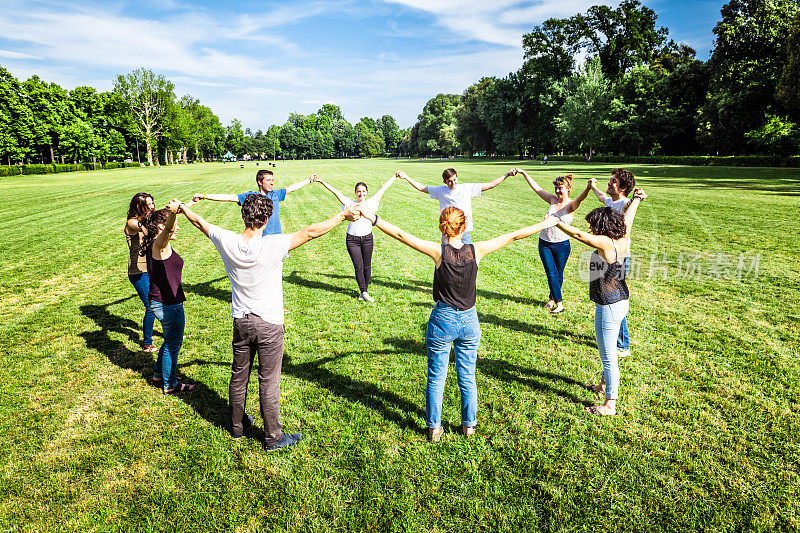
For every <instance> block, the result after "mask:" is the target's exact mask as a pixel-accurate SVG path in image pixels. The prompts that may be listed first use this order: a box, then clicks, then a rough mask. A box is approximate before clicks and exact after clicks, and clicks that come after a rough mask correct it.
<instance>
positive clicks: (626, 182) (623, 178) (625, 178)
mask: <svg viewBox="0 0 800 533" xmlns="http://www.w3.org/2000/svg"><path fill="white" fill-rule="evenodd" d="M611 175H612V176H613V177H615V178H616V179H617V183H618V184H619V188H620V189H622V192H624V193H625V196H628V195H629V194H630V193H631V192H632V191H633V189H634V188H635V187H636V178H634V177H633V174H632V173H631V172H630V171H629V170H625V169H624V168H615V169H613V170H612V171H611Z"/></svg>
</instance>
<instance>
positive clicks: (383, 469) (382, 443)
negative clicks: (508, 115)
mask: <svg viewBox="0 0 800 533" xmlns="http://www.w3.org/2000/svg"><path fill="white" fill-rule="evenodd" d="M451 165H452V166H455V168H456V169H457V170H459V176H460V178H461V181H462V182H477V181H489V180H490V179H492V178H494V177H497V176H499V175H501V174H503V173H504V172H505V171H506V170H508V169H509V168H511V167H512V166H515V165H521V166H523V167H524V168H526V169H528V170H529V171H530V172H531V174H532V176H533V177H534V178H535V179H537V180H538V181H539V183H540V184H541V185H543V186H545V187H546V188H547V189H552V186H551V181H552V179H553V178H554V177H555V176H557V175H560V174H563V173H566V172H571V173H572V174H573V175H574V176H575V179H576V182H575V189H580V188H582V187H583V185H584V184H585V180H586V178H589V177H592V176H594V177H597V178H598V179H599V180H600V183H601V185H602V187H603V188H604V187H605V183H606V182H607V179H608V176H609V175H610V169H611V166H612V165H600V164H591V165H586V164H579V163H573V164H569V166H567V165H561V164H549V165H547V166H540V165H530V164H526V163H521V164H520V163H519V162H515V161H502V162H495V161H492V162H462V161H455V162H443V161H426V162H417V161H413V162H410V161H393V160H370V161H360V160H359V161H293V162H279V163H278V165H277V173H276V178H277V179H276V182H277V187H281V186H287V185H289V184H291V183H294V182H295V181H299V180H301V179H303V178H305V177H307V176H308V175H309V174H310V173H311V172H317V173H319V174H320V175H322V176H323V177H325V178H326V179H328V180H329V181H330V182H331V183H333V184H334V185H335V186H336V187H338V188H340V190H342V191H345V192H352V187H353V185H354V184H355V182H356V181H361V180H363V181H366V182H367V183H368V184H369V185H370V188H371V191H373V192H374V191H376V190H377V188H378V187H379V186H380V184H381V183H383V181H384V180H385V179H387V178H389V177H390V176H391V175H393V174H394V171H395V170H396V169H397V168H402V169H403V170H405V171H406V172H407V173H408V174H409V175H410V176H411V177H412V178H415V179H417V180H419V181H422V182H423V183H426V184H431V185H433V184H439V183H441V172H442V170H443V169H444V168H446V167H447V166H451ZM262 167H263V164H262ZM627 168H629V169H630V170H632V171H633V173H634V174H635V175H636V178H637V183H638V184H639V185H641V186H643V187H645V189H646V190H647V192H648V193H649V195H650V197H649V198H648V200H647V201H646V202H645V203H644V204H643V205H642V206H641V208H640V209H639V214H638V217H637V219H636V224H635V228H634V243H633V253H634V256H635V257H634V260H635V264H638V265H639V268H640V269H639V271H638V272H637V275H636V276H634V279H632V280H631V281H630V287H631V311H630V314H629V315H628V321H629V325H630V331H631V340H632V352H633V354H632V356H631V357H629V358H626V359H623V360H622V361H621V371H622V383H621V388H620V401H619V402H618V409H619V411H620V416H617V417H609V418H602V419H601V418H597V417H591V416H589V415H586V414H585V413H584V412H583V406H585V405H592V404H595V403H598V402H599V401H600V400H601V399H600V397H599V396H596V395H595V394H593V393H591V392H589V391H587V390H585V389H584V388H582V387H581V383H584V382H590V381H596V380H597V376H598V374H599V372H600V361H599V357H598V354H597V348H596V345H595V340H594V325H593V315H594V304H592V303H591V302H590V301H589V298H588V287H587V284H586V283H585V282H583V281H581V280H580V279H579V272H578V271H579V268H578V266H579V262H580V261H579V258H580V255H581V253H582V252H585V251H586V250H588V248H586V247H585V246H583V245H582V244H580V243H578V242H576V241H573V243H572V250H573V251H572V257H571V258H570V261H569V263H568V266H567V272H566V273H565V283H564V304H565V307H566V308H567V311H566V312H565V313H563V314H561V315H559V316H550V315H549V314H547V313H546V312H545V311H543V310H542V308H541V306H542V304H543V303H544V300H545V299H546V296H547V292H548V291H547V284H546V280H545V276H544V272H543V269H542V266H541V264H540V261H539V257H538V251H537V246H536V237H533V238H530V239H527V240H524V241H520V242H516V243H513V244H511V245H510V246H508V247H507V248H505V249H503V250H501V251H500V252H497V253H496V254H493V255H490V256H488V257H487V258H485V259H484V260H483V261H482V263H481V269H480V273H479V276H478V304H477V307H478V314H479V317H480V321H481V327H482V330H483V337H482V340H481V347H480V350H479V360H478V371H477V383H478V434H477V436H476V438H472V439H465V438H463V437H462V436H460V435H459V434H458V432H457V431H456V430H457V428H458V426H459V425H460V417H459V394H458V388H457V386H456V383H455V372H454V370H453V368H452V366H451V371H450V375H449V376H448V383H447V387H446V390H445V398H444V408H443V419H444V425H445V428H446V430H447V432H446V434H445V436H444V438H443V440H442V442H441V443H439V444H430V443H428V442H427V441H426V439H425V419H424V410H425V399H424V390H425V379H426V368H427V366H426V359H425V346H424V328H425V323H426V320H427V317H428V314H429V313H430V309H431V307H432V296H431V282H432V279H433V264H432V262H431V261H430V260H429V259H428V258H426V257H424V256H423V255H421V254H419V253H416V252H414V251H412V250H411V249H409V248H407V247H405V246H403V245H401V244H400V243H398V242H397V241H394V240H392V239H390V238H389V237H387V236H386V235H384V234H382V233H380V232H376V234H375V255H374V259H373V282H372V285H371V287H370V294H371V295H373V296H374V297H375V299H376V302H375V304H364V303H362V302H359V301H357V300H356V299H355V296H356V293H357V287H356V283H355V278H354V276H353V271H352V265H351V262H350V259H349V257H348V255H347V252H346V250H345V244H344V234H345V229H346V226H345V225H344V224H343V225H341V226H339V227H338V228H336V229H335V230H334V231H332V232H331V233H330V234H328V235H325V236H323V237H321V238H319V239H318V240H315V241H312V242H310V243H308V244H306V245H305V246H303V247H301V248H300V249H298V250H296V251H294V252H292V254H291V255H290V256H289V258H288V259H287V260H286V262H285V263H284V294H285V303H286V307H288V308H289V309H290V311H291V312H290V313H289V314H287V315H286V354H285V360H284V365H283V377H282V380H281V387H282V413H281V417H282V422H283V424H284V428H285V429H286V430H287V431H288V432H295V431H302V432H303V433H304V434H305V436H306V440H304V441H303V442H302V443H300V444H299V445H298V446H295V447H294V448H291V449H288V450H283V451H281V452H276V453H267V452H265V451H264V449H263V447H262V445H261V443H260V441H259V440H258V437H261V436H263V431H262V430H261V422H260V420H259V419H258V417H257V426H256V431H255V433H254V437H256V438H245V439H241V440H239V441H234V440H233V439H231V438H230V436H229V434H228V432H227V429H226V423H227V419H228V407H227V395H228V380H229V376H230V361H231V353H230V352H231V348H230V343H231V324H232V321H231V318H230V314H229V313H230V285H229V283H228V280H227V278H226V276H225V271H224V268H223V266H222V262H221V260H220V258H219V255H218V254H217V252H216V250H215V249H214V247H213V246H212V244H211V243H210V242H209V241H208V240H207V239H206V238H205V237H204V236H203V235H202V234H201V233H200V232H199V231H197V230H196V229H194V228H193V227H191V225H190V224H189V223H188V221H186V220H185V218H183V217H182V216H181V217H180V218H179V223H180V224H181V226H182V229H181V231H180V232H179V238H178V240H177V241H176V242H175V244H174V247H175V249H176V250H177V251H178V252H179V253H180V254H181V256H182V257H183V258H184V260H185V268H184V272H183V280H184V289H185V291H186V295H187V301H186V303H185V309H186V319H187V324H186V332H187V335H189V336H188V337H187V338H186V339H185V341H184V344H183V348H182V350H181V354H180V370H181V371H182V372H183V373H185V374H186V375H187V376H189V378H190V379H191V380H193V381H194V382H196V383H197V389H196V390H195V391H194V392H192V393H190V394H187V395H184V396H180V397H174V396H164V395H162V394H161V392H160V390H159V389H158V388H154V387H153V386H151V385H150V384H149V383H148V378H149V376H150V375H151V372H152V364H153V355H152V354H143V353H141V352H139V343H140V338H141V317H142V314H143V308H142V304H141V302H140V301H139V299H138V298H137V297H136V296H135V293H134V290H133V287H132V285H131V284H130V283H129V282H128V279H127V276H126V266H125V265H126V255H127V248H126V246H125V239H124V237H123V234H122V226H123V224H124V220H125V213H126V209H127V204H128V202H129V201H130V198H131V196H132V195H133V194H134V193H135V192H138V191H142V190H144V191H147V192H150V193H151V194H153V195H154V196H155V199H156V204H157V205H159V206H160V205H163V204H165V203H166V201H167V200H168V199H169V198H171V197H173V196H178V197H180V198H182V199H184V200H186V199H189V198H190V197H191V195H192V193H194V192H205V193H238V192H243V191H246V190H250V189H252V188H254V187H255V182H254V176H255V170H256V167H255V164H254V163H247V164H246V168H245V169H240V168H239V165H238V164H235V165H231V164H228V165H225V166H223V165H222V164H198V165H192V166H176V167H169V168H147V169H138V168H137V169H120V170H112V171H102V172H96V173H69V174H56V175H47V176H17V177H11V178H3V179H2V180H0V194H2V196H3V198H5V199H6V200H5V201H4V203H3V205H2V207H0V251H2V255H1V256H0V257H2V259H1V260H0V294H1V295H2V300H1V302H2V304H1V305H0V316H1V317H2V320H0V353H2V360H3V365H2V366H1V367H0V383H2V385H0V457H1V458H2V461H1V462H0V464H2V471H1V472H0V495H1V497H0V530H2V531H56V530H58V531H116V530H156V531H172V530H176V531H217V530H220V531H223V530H224V531H228V530H235V531H242V532H244V531H277V530H280V528H286V529H287V530H290V531H295V530H304V531H306V530H312V531H339V530H375V531H383V530H398V531H447V530H461V531H472V530H503V531H518V530H556V529H559V530H585V531H603V530H628V531H642V530H648V531H649V530H661V531H674V530H698V529H702V530H711V531H741V530H797V529H799V528H800V476H799V475H798V468H799V463H800V353H798V352H799V351H800V350H799V349H798V347H800V328H799V327H798V321H799V320H800V301H798V299H799V298H798V297H800V290H799V289H800V273H799V272H798V259H800V254H798V244H797V219H798V214H799V213H800V211H798V208H800V171H798V170H797V169H794V170H792V169H763V168H758V169H743V168H735V169H734V168H716V167H696V168H693V167H665V166H634V167H627ZM578 192H579V190H575V191H574V193H575V194H574V195H576V194H577V193H578ZM574 195H573V196H574ZM598 205H599V203H598V202H597V200H596V199H595V198H594V196H593V195H590V197H589V198H588V199H587V201H586V202H585V203H584V205H583V206H582V207H581V209H580V210H579V212H578V216H576V219H575V220H576V225H578V226H580V227H583V228H586V223H585V222H584V221H583V216H584V215H585V214H586V213H587V212H588V211H589V210H590V209H592V208H594V207H596V206H598ZM473 206H474V215H475V220H476V225H475V230H474V231H473V239H474V240H483V239H486V238H489V237H492V236H496V235H498V234H500V233H504V232H507V231H511V230H513V229H516V228H518V227H520V226H524V225H528V224H531V223H533V222H536V221H538V220H540V219H541V218H542V216H543V214H544V212H545V210H546V208H547V206H546V205H545V203H544V202H542V201H541V200H540V199H539V198H538V196H536V194H535V193H534V192H533V191H532V190H531V189H530V188H529V187H528V186H527V184H525V181H524V179H523V178H522V177H521V176H517V177H512V178H509V179H508V180H506V182H504V183H503V184H501V185H500V186H499V187H497V188H496V189H493V190H491V191H488V192H486V193H485V195H484V196H483V197H482V198H479V199H476V200H475V201H474V203H473ZM339 208H340V206H339V204H338V203H337V201H336V200H335V198H334V197H333V196H332V195H331V194H330V193H328V192H327V191H325V190H324V189H323V188H322V187H321V186H319V185H313V184H312V185H309V186H307V187H305V188H303V189H301V190H300V191H298V192H295V193H293V194H291V195H290V196H289V197H288V199H287V201H286V202H284V203H283V204H282V206H281V216H282V221H283V228H284V231H285V232H291V231H294V230H296V229H298V228H300V227H302V226H303V225H306V224H308V223H312V222H316V221H318V220H322V219H323V218H327V217H328V216H329V215H331V214H333V213H335V212H336V211H337V210H338V209H339ZM196 211H197V212H198V213H200V214H201V215H202V216H203V217H205V218H206V219H207V220H208V221H210V222H212V223H214V224H217V225H220V226H223V227H226V228H229V229H233V230H236V231H239V230H240V229H241V227H242V223H241V218H240V212H239V208H238V207H237V206H236V205H234V204H231V203H224V202H210V201H207V202H203V203H201V204H199V205H198V206H197V208H196ZM380 214H381V216H382V217H384V218H386V219H387V220H389V221H391V222H393V223H396V224H397V225H399V226H400V227H402V228H404V229H407V230H409V231H411V232H412V233H414V234H416V235H418V236H420V237H424V238H428V239H432V240H436V239H438V232H437V229H436V220H437V216H438V205H437V203H436V202H435V201H433V200H431V199H429V198H427V197H426V196H424V195H422V194H420V193H419V192H417V191H415V190H413V189H412V188H411V187H410V186H409V185H408V184H406V183H405V182H402V181H398V182H397V183H396V184H395V185H394V186H393V187H392V188H390V189H389V191H388V192H387V193H386V195H385V196H384V199H383V201H382V205H381V211H380ZM757 254H760V260H757V259H756V257H757ZM740 257H741V258H742V261H743V263H742V265H740V264H739V260H740ZM756 261H758V262H757V266H758V272H757V276H756V275H755V271H754V269H755V266H756ZM739 277H741V279H737V278H739ZM726 278H729V279H726ZM754 278H755V279H754ZM159 328H160V326H159V325H158V323H156V329H157V330H159ZM156 340H157V341H158V343H160V340H161V339H160V337H159V338H157V339H156ZM249 390H250V394H249V396H248V412H250V413H252V414H254V415H257V414H258V396H257V394H256V391H257V383H256V379H255V376H253V377H252V378H251V381H250V389H249Z"/></svg>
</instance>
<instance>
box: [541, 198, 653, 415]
mask: <svg viewBox="0 0 800 533" xmlns="http://www.w3.org/2000/svg"><path fill="white" fill-rule="evenodd" d="M646 196H647V195H646V194H644V191H642V190H641V189H637V191H636V193H635V194H634V196H633V200H632V201H631V204H630V206H629V207H628V209H627V211H625V214H624V215H623V214H622V213H620V212H619V211H616V210H615V209H613V208H611V207H598V208H597V209H595V210H593V211H592V212H590V213H589V214H588V215H586V221H587V222H588V223H589V228H590V229H591V231H592V232H591V233H586V232H584V231H581V230H579V229H577V228H574V227H572V226H570V225H568V224H563V223H561V222H559V223H558V225H557V226H556V227H557V228H558V229H560V230H561V231H563V232H564V233H566V234H567V235H569V236H570V237H572V238H574V239H577V240H579V241H581V242H582V243H584V244H588V245H589V246H592V247H594V248H596V250H595V252H594V253H593V254H592V257H591V259H590V261H589V298H590V299H591V300H592V301H593V302H594V303H595V313H594V334H595V339H596V340H597V348H598V351H599V352H600V361H601V362H602V364H603V378H602V380H601V381H600V383H599V384H597V385H591V386H589V387H588V388H589V389H590V390H593V391H595V392H603V393H605V397H606V400H605V402H604V403H603V404H602V405H598V406H591V407H586V408H585V410H586V412H587V413H590V414H593V415H615V414H617V397H618V389H619V364H618V358H617V336H618V335H619V328H620V324H621V323H622V320H623V319H624V318H625V317H626V316H627V314H628V294H629V293H628V284H627V283H626V282H625V266H624V265H623V258H624V257H625V256H626V255H627V252H628V249H629V247H630V240H631V239H630V235H631V227H632V225H633V219H634V217H635V216H636V209H637V208H638V207H639V203H640V202H641V201H642V200H643V199H644V198H645V197H646Z"/></svg>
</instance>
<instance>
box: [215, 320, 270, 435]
mask: <svg viewBox="0 0 800 533" xmlns="http://www.w3.org/2000/svg"><path fill="white" fill-rule="evenodd" d="M283 332H284V326H283V324H280V325H278V324H270V323H269V322H266V321H264V320H263V319H262V318H261V317H259V316H257V315H253V314H248V315H245V316H244V317H242V318H234V319H233V364H232V365H231V383H230V386H229V387H228V396H229V401H230V405H231V426H232V427H233V432H234V433H237V432H238V433H241V432H242V430H243V427H242V419H243V418H244V416H245V404H246V402H247V383H248V381H249V380H250V371H251V369H252V367H253V358H254V357H255V354H256V352H258V399H259V403H260V404H261V418H262V419H263V420H264V433H265V434H266V437H265V439H264V440H265V442H266V444H267V446H269V445H270V444H275V443H276V442H278V441H280V440H281V439H282V438H283V430H282V426H281V423H280V421H279V418H280V414H281V365H282V364H283Z"/></svg>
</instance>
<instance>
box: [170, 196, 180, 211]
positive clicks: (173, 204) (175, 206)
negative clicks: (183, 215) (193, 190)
mask: <svg viewBox="0 0 800 533" xmlns="http://www.w3.org/2000/svg"><path fill="white" fill-rule="evenodd" d="M180 208H181V201H180V200H178V199H177V198H173V199H172V200H170V201H169V203H168V204H167V209H169V210H170V211H172V212H173V213H176V214H177V213H178V210H179V209H180Z"/></svg>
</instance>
